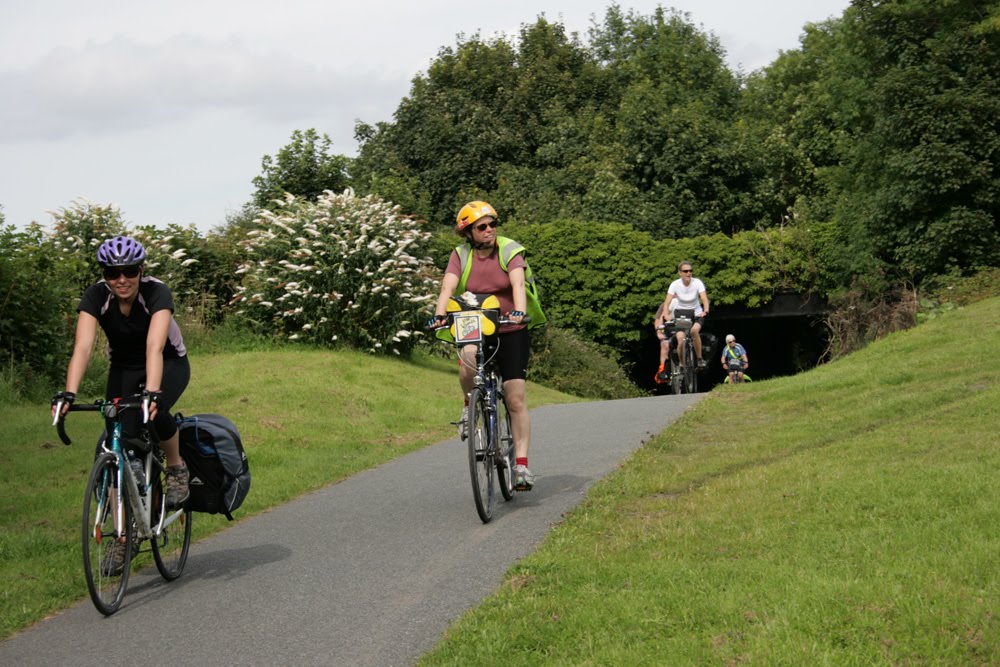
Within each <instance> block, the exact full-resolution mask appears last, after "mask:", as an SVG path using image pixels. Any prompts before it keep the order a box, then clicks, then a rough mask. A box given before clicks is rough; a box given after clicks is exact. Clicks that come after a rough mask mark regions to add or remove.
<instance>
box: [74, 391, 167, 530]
mask: <svg viewBox="0 0 1000 667" xmlns="http://www.w3.org/2000/svg"><path fill="white" fill-rule="evenodd" d="M141 407H142V404H141V403H137V402H122V401H119V400H113V401H98V402H97V403H95V404H94V407H93V408H87V407H84V406H74V408H73V409H94V410H99V411H100V413H101V416H103V417H104V418H105V419H108V420H110V421H111V422H112V425H113V426H112V430H111V436H110V438H105V440H104V442H102V443H101V451H102V452H103V453H108V454H111V455H113V456H114V457H115V458H116V459H117V461H118V465H117V469H118V470H117V473H116V475H115V479H113V480H104V481H103V482H102V485H107V484H108V483H110V484H111V487H112V491H111V493H110V494H108V497H109V498H112V499H113V502H114V505H113V506H112V507H111V508H110V509H111V511H112V512H113V517H114V522H115V537H118V538H120V537H121V536H122V535H124V534H125V526H124V523H123V522H124V516H125V513H124V512H123V511H122V494H121V493H119V492H118V489H121V488H122V485H123V484H124V486H125V488H127V489H128V493H126V494H125V495H126V496H127V497H128V501H129V506H130V508H131V510H132V516H133V517H134V518H135V524H136V525H135V527H136V530H137V532H138V537H139V538H141V539H154V538H157V537H159V536H160V535H162V534H163V529H164V528H166V527H167V526H169V525H170V524H171V523H173V522H174V521H176V520H177V519H179V518H180V516H181V515H182V514H183V513H184V509H183V508H178V509H177V510H175V511H174V512H172V513H168V511H167V509H166V504H165V503H162V504H161V510H162V511H161V512H160V515H159V517H153V516H152V514H153V502H152V501H153V498H152V493H151V492H152V487H153V484H152V480H153V473H154V472H155V473H156V474H159V472H160V469H162V467H163V464H162V463H161V462H160V460H159V458H158V456H157V455H156V448H155V446H154V445H152V444H151V443H149V442H148V441H142V439H141V438H140V442H141V445H139V444H138V443H137V446H136V448H137V449H140V450H145V453H144V455H143V456H142V458H141V459H140V460H141V461H142V462H143V472H144V475H145V482H144V488H143V489H142V491H140V489H139V482H138V480H137V479H136V478H135V473H133V472H132V466H131V465H129V459H128V455H127V454H126V453H125V449H124V447H123V446H122V443H123V441H124V440H125V438H124V435H123V430H122V428H123V427H122V421H121V414H122V413H123V412H125V411H127V410H132V409H141ZM58 426H59V436H60V437H61V438H62V440H63V442H66V443H67V444H68V440H69V438H68V437H64V436H65V435H66V434H65V430H64V426H63V421H62V420H60V421H59V423H58ZM109 440H110V445H109V442H108V441H109ZM96 511H97V516H101V513H102V512H104V511H106V509H105V508H104V507H102V503H98V506H97V510H96ZM154 519H155V520H156V525H155V527H154V526H153V520H154ZM95 537H96V536H95Z"/></svg>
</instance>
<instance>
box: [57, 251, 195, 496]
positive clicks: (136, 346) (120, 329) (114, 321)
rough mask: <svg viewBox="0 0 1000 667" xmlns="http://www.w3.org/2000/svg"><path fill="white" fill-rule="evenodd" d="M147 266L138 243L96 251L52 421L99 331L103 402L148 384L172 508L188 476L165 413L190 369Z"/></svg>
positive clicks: (133, 425) (165, 297)
mask: <svg viewBox="0 0 1000 667" xmlns="http://www.w3.org/2000/svg"><path fill="white" fill-rule="evenodd" d="M145 261H146V250H145V249H144V248H143V247H142V244H141V243H139V242H138V241H136V240H135V239H132V238H129V237H127V236H116V237H114V238H111V239H108V240H106V241H105V242H104V243H102V244H101V246H100V247H99V248H98V249H97V262H98V263H99V264H100V265H101V267H102V268H103V274H104V275H103V278H104V279H103V280H101V281H100V282H97V283H94V284H93V285H91V286H90V287H88V288H87V289H86V290H84V292H83V296H82V298H81V299H80V303H79V305H78V306H77V307H76V309H77V312H78V315H77V320H76V339H75V342H74V344H73V355H72V357H71V358H70V361H69V367H68V369H67V370H66V389H65V390H64V391H61V392H59V393H58V394H56V396H55V397H54V398H53V399H52V400H53V408H52V411H53V417H54V416H55V401H57V400H58V399H60V398H62V399H64V400H65V402H66V404H65V406H64V409H63V413H64V414H65V412H66V410H68V409H69V404H71V403H72V402H73V400H74V399H75V398H76V392H77V391H78V390H79V388H80V382H81V381H82V380H83V375H84V372H85V371H86V370H87V366H88V365H89V364H90V356H91V353H92V352H93V350H94V342H95V341H96V339H97V327H98V325H100V327H101V329H103V330H104V333H105V335H106V336H107V339H108V350H107V352H108V356H109V358H110V360H111V368H110V370H109V372H108V382H107V387H106V389H105V392H104V396H105V398H107V399H112V398H119V397H124V396H131V395H133V394H137V393H139V391H140V389H139V387H140V385H145V389H143V391H142V393H143V397H144V398H148V399H149V401H150V406H149V419H150V422H151V424H152V428H151V429H150V431H151V432H152V434H153V435H154V438H159V441H160V448H161V449H162V450H163V452H164V454H166V458H167V477H166V484H167V504H168V506H170V507H171V508H177V507H180V506H181V505H182V504H183V503H184V501H185V500H187V497H188V495H189V490H188V471H187V468H186V466H185V464H184V459H182V458H181V455H180V447H179V445H180V438H179V437H178V434H177V423H176V422H175V421H174V418H173V417H172V416H171V415H170V412H169V411H170V408H171V407H173V405H174V404H175V403H176V402H177V399H178V398H180V396H181V393H183V391H184V389H185V388H186V387H187V384H188V380H190V378H191V366H190V364H189V363H188V358H187V350H186V349H185V347H184V339H183V338H182V337H181V331H180V328H178V326H177V322H175V321H174V318H173V312H174V299H173V295H172V294H171V292H170V289H169V288H168V287H167V286H166V285H164V284H163V283H162V282H161V281H159V280H157V279H156V278H153V277H151V276H147V275H145V271H144V268H145ZM125 418H126V419H127V421H126V422H125V432H126V433H128V434H130V435H133V436H134V435H136V434H137V433H138V431H139V429H140V426H141V421H142V415H141V414H138V413H136V412H133V413H128V414H126V415H125ZM108 433H111V430H110V428H109V429H108Z"/></svg>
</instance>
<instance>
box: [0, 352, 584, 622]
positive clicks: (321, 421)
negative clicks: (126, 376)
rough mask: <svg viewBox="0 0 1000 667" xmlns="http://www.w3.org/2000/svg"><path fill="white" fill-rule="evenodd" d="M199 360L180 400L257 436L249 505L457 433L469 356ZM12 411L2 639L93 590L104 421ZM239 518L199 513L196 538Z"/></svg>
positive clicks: (5, 413)
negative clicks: (86, 547)
mask: <svg viewBox="0 0 1000 667" xmlns="http://www.w3.org/2000/svg"><path fill="white" fill-rule="evenodd" d="M191 365H192V382H191V385H190V386H189V387H188V390H187V391H186V392H185V393H184V395H183V396H182V397H181V401H180V403H179V404H178V405H177V406H176V409H177V410H179V411H181V412H183V413H185V414H194V413H199V412H217V413H220V414H223V415H226V416H227V417H229V418H230V419H232V420H233V421H234V422H235V423H236V424H237V425H238V426H239V428H240V431H241V434H242V436H243V442H244V444H245V446H246V449H247V455H248V457H249V459H250V467H251V473H252V475H253V486H252V489H251V491H250V495H249V496H248V497H247V500H246V502H245V503H244V505H243V507H241V508H240V509H239V511H238V512H237V518H238V519H244V518H246V517H249V516H252V515H254V514H257V513H259V512H261V511H263V510H265V509H267V508H270V507H273V506H275V505H278V504H280V503H283V502H286V501H288V500H290V499H292V498H295V497H297V496H300V495H302V494H303V493H306V492H308V491H312V490H315V489H318V488H321V487H323V486H325V485H327V484H329V483H332V482H336V481H338V480H341V479H344V478H345V477H347V476H349V475H351V474H354V473H356V472H358V471H360V470H364V469H366V468H371V467H373V466H376V465H378V464H380V463H383V462H385V461H388V460H390V459H392V458H395V457H397V456H400V455H402V454H405V453H407V452H410V451H413V450H415V449H417V448H419V447H423V446H426V445H427V444H430V443H433V442H439V441H441V440H443V439H445V438H448V437H451V436H452V435H453V434H454V427H453V426H450V425H449V423H448V422H450V421H451V420H453V419H456V418H457V417H458V411H459V408H460V403H459V400H460V398H459V397H460V393H459V389H458V381H457V369H456V368H455V365H454V362H453V361H447V360H444V359H439V358H429V357H423V356H418V357H416V358H415V359H414V360H413V361H412V362H409V363H408V362H404V361H400V360H397V359H385V358H376V357H371V356H369V355H365V354H362V353H357V352H351V351H336V352H329V351H317V350H310V349H299V348H285V349H279V350H270V351H264V352H251V351H247V352H240V353H233V354H210V355H198V354H193V355H192V361H191ZM53 392H54V389H53ZM528 396H529V401H530V404H531V405H533V406H538V405H542V404H545V403H558V402H566V401H573V400H576V399H574V398H572V397H569V396H566V395H564V394H559V393H557V392H554V391H551V390H549V389H546V388H544V387H540V386H536V385H532V386H531V387H530V389H529V394H528ZM89 398H96V396H94V397H89ZM85 399H87V397H84V396H81V397H80V400H85ZM87 400H89V399H87ZM0 423H2V424H3V425H4V426H3V434H4V437H3V438H2V439H0V457H2V460H3V462H4V463H3V465H2V466H0V639H2V638H3V637H7V636H9V635H10V634H11V633H13V632H15V631H17V630H18V629H20V628H22V627H24V626H26V625H28V624H30V623H32V622H34V621H37V620H38V619H40V618H43V617H44V616H46V615H47V614H49V613H51V612H54V611H56V610H58V609H61V608H63V607H65V606H66V605H67V604H69V603H71V602H74V601H76V600H78V599H80V598H81V597H85V596H86V592H87V586H86V583H85V582H84V579H83V570H82V565H81V564H80V538H79V535H80V512H81V508H82V499H83V490H84V486H85V484H86V477H87V473H88V472H89V470H90V465H91V463H92V462H93V456H94V445H95V443H96V440H97V436H98V435H99V434H100V431H101V428H102V425H101V424H100V423H99V419H98V418H97V417H96V416H95V415H94V414H93V413H75V414H72V415H71V416H70V418H69V420H68V421H67V431H68V432H69V435H70V437H71V438H72V439H73V441H74V442H73V445H72V446H71V447H64V446H63V445H62V443H61V442H60V441H59V439H58V436H57V434H56V431H55V429H54V428H53V427H52V426H51V418H49V417H48V406H47V405H43V404H21V405H14V406H11V405H5V406H0ZM227 525H228V522H227V521H226V519H225V518H224V517H221V516H211V515H207V514H199V515H197V516H196V521H195V523H194V533H195V538H196V539H197V538H198V537H204V536H205V535H207V534H209V533H212V532H215V531H218V530H221V529H224V528H225V527H226V526H227ZM143 558H144V559H148V556H145V555H144V556H143ZM143 562H144V561H143Z"/></svg>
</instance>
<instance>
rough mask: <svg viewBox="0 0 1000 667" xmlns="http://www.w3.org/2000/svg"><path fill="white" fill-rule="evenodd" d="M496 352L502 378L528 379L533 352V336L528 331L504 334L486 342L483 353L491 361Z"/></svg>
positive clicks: (519, 330) (522, 330)
mask: <svg viewBox="0 0 1000 667" xmlns="http://www.w3.org/2000/svg"><path fill="white" fill-rule="evenodd" d="M494 351H495V352H496V357H495V359H494V360H495V361H496V362H497V368H499V369H500V377H502V378H503V379H504V380H505V381H506V380H526V379H527V378H528V356H529V354H530V352H531V335H530V334H529V333H528V330H527V329H518V330H517V331H511V332H510V333H502V334H499V335H497V336H493V337H492V338H488V339H487V340H486V347H485V348H484V350H483V352H484V354H485V355H486V358H487V359H489V358H490V357H491V356H493V354H494Z"/></svg>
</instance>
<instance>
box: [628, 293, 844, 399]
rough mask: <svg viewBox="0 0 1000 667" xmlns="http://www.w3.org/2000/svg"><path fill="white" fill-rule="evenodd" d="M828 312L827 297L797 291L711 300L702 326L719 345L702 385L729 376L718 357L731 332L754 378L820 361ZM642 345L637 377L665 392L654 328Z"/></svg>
mask: <svg viewBox="0 0 1000 667" xmlns="http://www.w3.org/2000/svg"><path fill="white" fill-rule="evenodd" d="M825 313H826V303H825V302H823V301H822V300H821V299H819V298H818V297H816V296H814V295H803V294H796V293H782V294H778V295H776V296H775V298H774V299H773V300H772V301H771V302H770V303H769V304H768V305H767V306H764V307H762V308H748V307H746V306H738V305H737V306H715V305H713V306H712V310H711V312H710V313H709V317H708V318H706V320H705V325H704V329H703V330H704V331H705V332H707V333H709V334H711V335H712V336H714V337H715V345H714V347H713V348H712V351H711V356H707V355H706V360H707V361H708V368H707V369H706V370H705V371H704V372H703V373H701V375H700V376H699V381H698V389H699V391H708V390H710V389H711V388H712V387H714V386H715V385H716V384H719V383H721V382H723V381H724V380H725V378H726V374H725V371H723V370H722V366H721V364H720V363H719V358H720V357H721V356H722V346H723V345H724V344H725V339H726V335H727V334H733V335H734V336H736V342H738V343H739V344H741V345H742V346H743V347H744V348H746V351H747V357H748V358H749V360H750V368H749V370H748V375H750V377H751V378H753V379H754V380H766V379H768V378H772V377H780V376H783V375H794V374H795V373H798V372H800V371H803V370H808V369H810V368H812V367H814V366H816V364H818V363H819V362H820V360H821V359H822V358H823V353H824V352H825V351H826V348H827V344H828V342H829V335H828V332H827V329H826V326H825V324H824V323H823V316H824V314H825ZM642 349H643V354H642V355H641V358H640V360H639V361H638V362H637V364H636V366H635V367H634V369H633V378H632V379H633V381H635V382H636V384H638V385H639V386H640V387H642V388H644V389H648V390H650V391H653V392H655V393H659V394H663V393H667V390H666V386H665V385H657V384H656V383H655V382H654V381H653V375H654V374H655V372H656V367H657V365H658V364H659V346H658V341H657V339H656V337H655V336H654V335H653V333H652V330H650V331H648V332H647V333H646V334H645V335H644V342H643V347H642Z"/></svg>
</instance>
